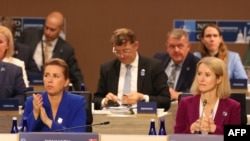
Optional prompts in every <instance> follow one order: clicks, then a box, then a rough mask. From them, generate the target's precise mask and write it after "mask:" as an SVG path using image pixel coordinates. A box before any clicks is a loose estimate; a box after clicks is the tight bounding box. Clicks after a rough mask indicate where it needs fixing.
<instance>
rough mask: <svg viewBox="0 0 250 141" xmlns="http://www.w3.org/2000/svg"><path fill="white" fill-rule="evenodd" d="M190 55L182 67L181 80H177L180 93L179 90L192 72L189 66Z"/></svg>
mask: <svg viewBox="0 0 250 141" xmlns="http://www.w3.org/2000/svg"><path fill="white" fill-rule="evenodd" d="M189 60H190V59H189V54H188V56H187V58H186V59H185V61H184V63H183V65H182V67H181V72H180V76H179V79H178V80H177V85H176V88H175V89H176V90H177V91H179V89H180V88H181V86H182V84H183V83H184V81H185V78H186V76H188V74H189V72H190V70H191V69H190V66H189V63H188V62H189Z"/></svg>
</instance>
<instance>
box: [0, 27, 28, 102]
mask: <svg viewBox="0 0 250 141" xmlns="http://www.w3.org/2000/svg"><path fill="white" fill-rule="evenodd" d="M13 52H14V49H13V37H12V33H11V31H10V30H9V29H8V28H7V27H5V26H2V25H0V99H17V100H18V101H19V105H23V103H24V99H25V95H24V94H25V92H26V91H27V88H26V86H25V81H24V76H23V75H24V74H25V69H23V70H22V68H24V63H23V62H22V61H21V60H18V59H16V58H13V57H12V55H13ZM20 66H22V68H21V67H20ZM26 82H27V77H26Z"/></svg>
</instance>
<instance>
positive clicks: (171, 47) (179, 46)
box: [168, 44, 184, 49]
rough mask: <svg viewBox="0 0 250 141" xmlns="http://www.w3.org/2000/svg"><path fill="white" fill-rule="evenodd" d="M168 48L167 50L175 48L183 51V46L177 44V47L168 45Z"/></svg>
mask: <svg viewBox="0 0 250 141" xmlns="http://www.w3.org/2000/svg"><path fill="white" fill-rule="evenodd" d="M168 48H169V49H175V48H178V49H183V48H184V45H183V44H178V45H168Z"/></svg>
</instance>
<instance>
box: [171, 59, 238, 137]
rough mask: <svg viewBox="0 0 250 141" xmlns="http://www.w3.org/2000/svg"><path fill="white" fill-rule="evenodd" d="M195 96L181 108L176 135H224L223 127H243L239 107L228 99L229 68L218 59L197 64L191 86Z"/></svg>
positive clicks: (178, 113)
mask: <svg viewBox="0 0 250 141" xmlns="http://www.w3.org/2000/svg"><path fill="white" fill-rule="evenodd" d="M191 92H192V93H193V94H194V95H193V96H188V97H185V98H182V99H181V101H180V103H179V104H178V109H177V114H176V121H175V126H174V133H205V134H207V133H209V134H224V125H240V124H241V117H240V116H241V108H240V103H239V102H237V101H235V100H233V99H231V98H229V97H230V83H229V78H228V72H227V69H226V64H225V62H224V61H223V60H221V59H219V58H216V57H204V58H202V59H201V60H200V61H199V62H198V64H197V71H196V76H195V80H194V82H193V84H192V86H191Z"/></svg>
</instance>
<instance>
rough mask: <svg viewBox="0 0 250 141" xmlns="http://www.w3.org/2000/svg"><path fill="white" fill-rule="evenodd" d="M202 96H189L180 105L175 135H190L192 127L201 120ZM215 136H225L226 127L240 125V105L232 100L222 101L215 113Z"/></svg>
mask: <svg viewBox="0 0 250 141" xmlns="http://www.w3.org/2000/svg"><path fill="white" fill-rule="evenodd" d="M199 107H200V95H195V96H188V97H184V98H182V99H181V101H180V103H179V104H178V109H177V113H176V120H175V126H174V133H190V126H191V124H192V123H193V122H195V121H196V120H197V119H198V118H199ZM214 122H215V124H216V130H215V133H214V134H224V125H240V124H241V112H240V103H239V102H237V101H235V100H233V99H231V98H226V99H220V100H219V105H218V109H217V111H216V113H215V117H214Z"/></svg>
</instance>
